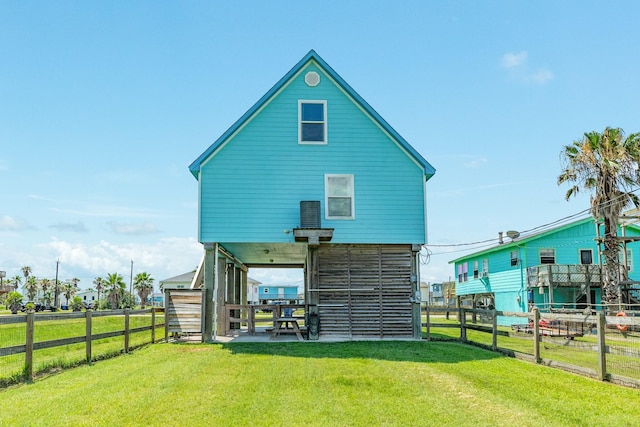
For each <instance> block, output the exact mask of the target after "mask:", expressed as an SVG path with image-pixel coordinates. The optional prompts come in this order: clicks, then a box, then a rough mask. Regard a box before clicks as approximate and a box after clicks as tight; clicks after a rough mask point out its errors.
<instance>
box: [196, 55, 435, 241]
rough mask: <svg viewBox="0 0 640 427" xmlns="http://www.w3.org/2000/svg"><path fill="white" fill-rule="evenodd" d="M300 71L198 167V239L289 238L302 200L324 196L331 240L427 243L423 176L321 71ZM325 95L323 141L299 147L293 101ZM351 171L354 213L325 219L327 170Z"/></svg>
mask: <svg viewBox="0 0 640 427" xmlns="http://www.w3.org/2000/svg"><path fill="white" fill-rule="evenodd" d="M311 69H315V70H316V71H318V72H319V73H320V74H321V83H320V85H318V86H317V87H316V88H309V87H308V86H306V85H305V84H304V82H303V79H304V74H305V73H306V71H304V72H303V73H302V74H301V75H300V76H298V77H297V78H296V79H295V80H294V81H293V82H292V83H291V84H290V85H288V86H287V87H286V88H285V89H284V90H283V91H282V92H281V93H280V94H279V95H278V96H277V97H276V98H274V99H273V100H272V101H271V102H270V103H269V104H268V105H267V106H266V107H265V108H264V109H263V110H262V111H261V112H260V113H258V115H257V116H255V117H254V118H253V119H252V120H250V121H249V122H248V123H247V125H246V126H245V127H244V128H242V129H241V130H240V132H239V133H237V134H236V135H235V136H234V137H233V138H232V139H231V140H230V141H229V142H228V143H227V144H226V145H225V146H223V147H222V148H221V149H220V150H218V152H217V153H216V154H215V155H214V156H213V157H212V158H210V160H209V161H207V162H205V163H204V166H203V168H202V173H201V193H200V211H201V224H200V225H201V227H200V240H201V241H229V242H234V241H235V242H260V241H269V242H286V241H289V240H290V239H291V235H286V234H284V233H283V230H285V229H291V228H294V227H297V226H299V218H300V217H299V202H300V201H301V200H320V201H321V209H322V226H323V227H326V228H334V229H335V230H336V231H335V233H334V240H333V242H336V243H355V242H358V243H404V242H408V243H424V240H425V230H424V229H425V227H424V223H425V218H424V176H423V171H422V169H421V168H420V167H418V166H417V165H416V163H414V161H413V160H412V159H411V158H410V157H408V156H407V154H406V153H405V152H403V151H402V150H401V149H400V148H399V147H398V146H397V145H396V144H395V143H394V142H393V141H392V140H390V139H389V138H388V137H387V136H386V135H385V134H384V133H383V132H382V131H381V130H380V129H379V128H378V127H377V126H376V125H375V124H374V123H373V122H372V121H371V120H370V119H369V118H368V117H367V116H366V115H365V114H364V113H363V112H362V111H361V110H359V109H358V108H357V107H356V106H355V105H354V104H353V103H352V101H351V100H350V99H349V98H348V97H347V96H346V95H345V94H344V93H342V92H341V91H340V90H339V89H338V88H337V87H335V86H334V85H333V84H332V82H331V81H330V80H329V78H328V77H327V76H326V75H324V74H322V72H321V71H320V70H318V69H316V68H313V67H311ZM299 99H309V100H313V99H317V100H327V119H328V122H327V123H328V144H327V145H300V144H298V100H299ZM325 174H353V175H354V178H355V215H356V219H355V220H353V221H351V220H347V221H335V220H333V221H330V220H326V219H324V208H325V206H324V175H325Z"/></svg>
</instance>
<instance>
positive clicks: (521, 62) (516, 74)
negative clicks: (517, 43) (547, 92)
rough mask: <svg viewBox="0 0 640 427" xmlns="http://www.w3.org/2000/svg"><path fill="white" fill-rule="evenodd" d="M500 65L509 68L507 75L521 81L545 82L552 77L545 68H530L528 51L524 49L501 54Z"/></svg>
mask: <svg viewBox="0 0 640 427" xmlns="http://www.w3.org/2000/svg"><path fill="white" fill-rule="evenodd" d="M500 65H501V66H502V67H503V68H506V69H507V70H509V75H510V76H511V77H512V78H513V79H515V80H517V81H520V82H523V83H535V84H545V83H547V82H548V81H549V80H551V79H553V77H554V75H553V73H552V72H551V71H550V70H549V69H547V68H544V67H542V68H536V69H532V68H531V67H530V66H529V53H528V52H527V51H525V50H523V51H522V52H518V53H511V52H508V53H505V54H504V55H502V59H501V60H500Z"/></svg>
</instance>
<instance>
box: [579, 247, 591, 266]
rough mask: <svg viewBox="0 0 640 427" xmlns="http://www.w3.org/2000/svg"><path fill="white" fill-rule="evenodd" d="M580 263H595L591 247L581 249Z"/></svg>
mask: <svg viewBox="0 0 640 427" xmlns="http://www.w3.org/2000/svg"><path fill="white" fill-rule="evenodd" d="M580 264H582V265H589V264H593V251H592V250H591V249H580Z"/></svg>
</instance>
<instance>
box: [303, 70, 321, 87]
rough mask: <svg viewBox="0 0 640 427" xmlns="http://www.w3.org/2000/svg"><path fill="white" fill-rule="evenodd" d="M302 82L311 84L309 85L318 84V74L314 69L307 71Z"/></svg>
mask: <svg viewBox="0 0 640 427" xmlns="http://www.w3.org/2000/svg"><path fill="white" fill-rule="evenodd" d="M304 82H305V83H306V84H307V86H311V87H315V86H318V84H319V83H320V75H319V74H318V73H316V72H315V71H309V72H308V73H307V74H306V75H305V76H304Z"/></svg>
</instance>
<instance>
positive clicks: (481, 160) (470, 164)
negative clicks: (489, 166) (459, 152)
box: [464, 157, 488, 168]
mask: <svg viewBox="0 0 640 427" xmlns="http://www.w3.org/2000/svg"><path fill="white" fill-rule="evenodd" d="M486 163H488V160H487V159H486V158H485V157H477V158H473V159H471V160H469V161H467V162H465V163H464V167H466V168H477V167H480V166H482V165H484V164H486Z"/></svg>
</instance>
